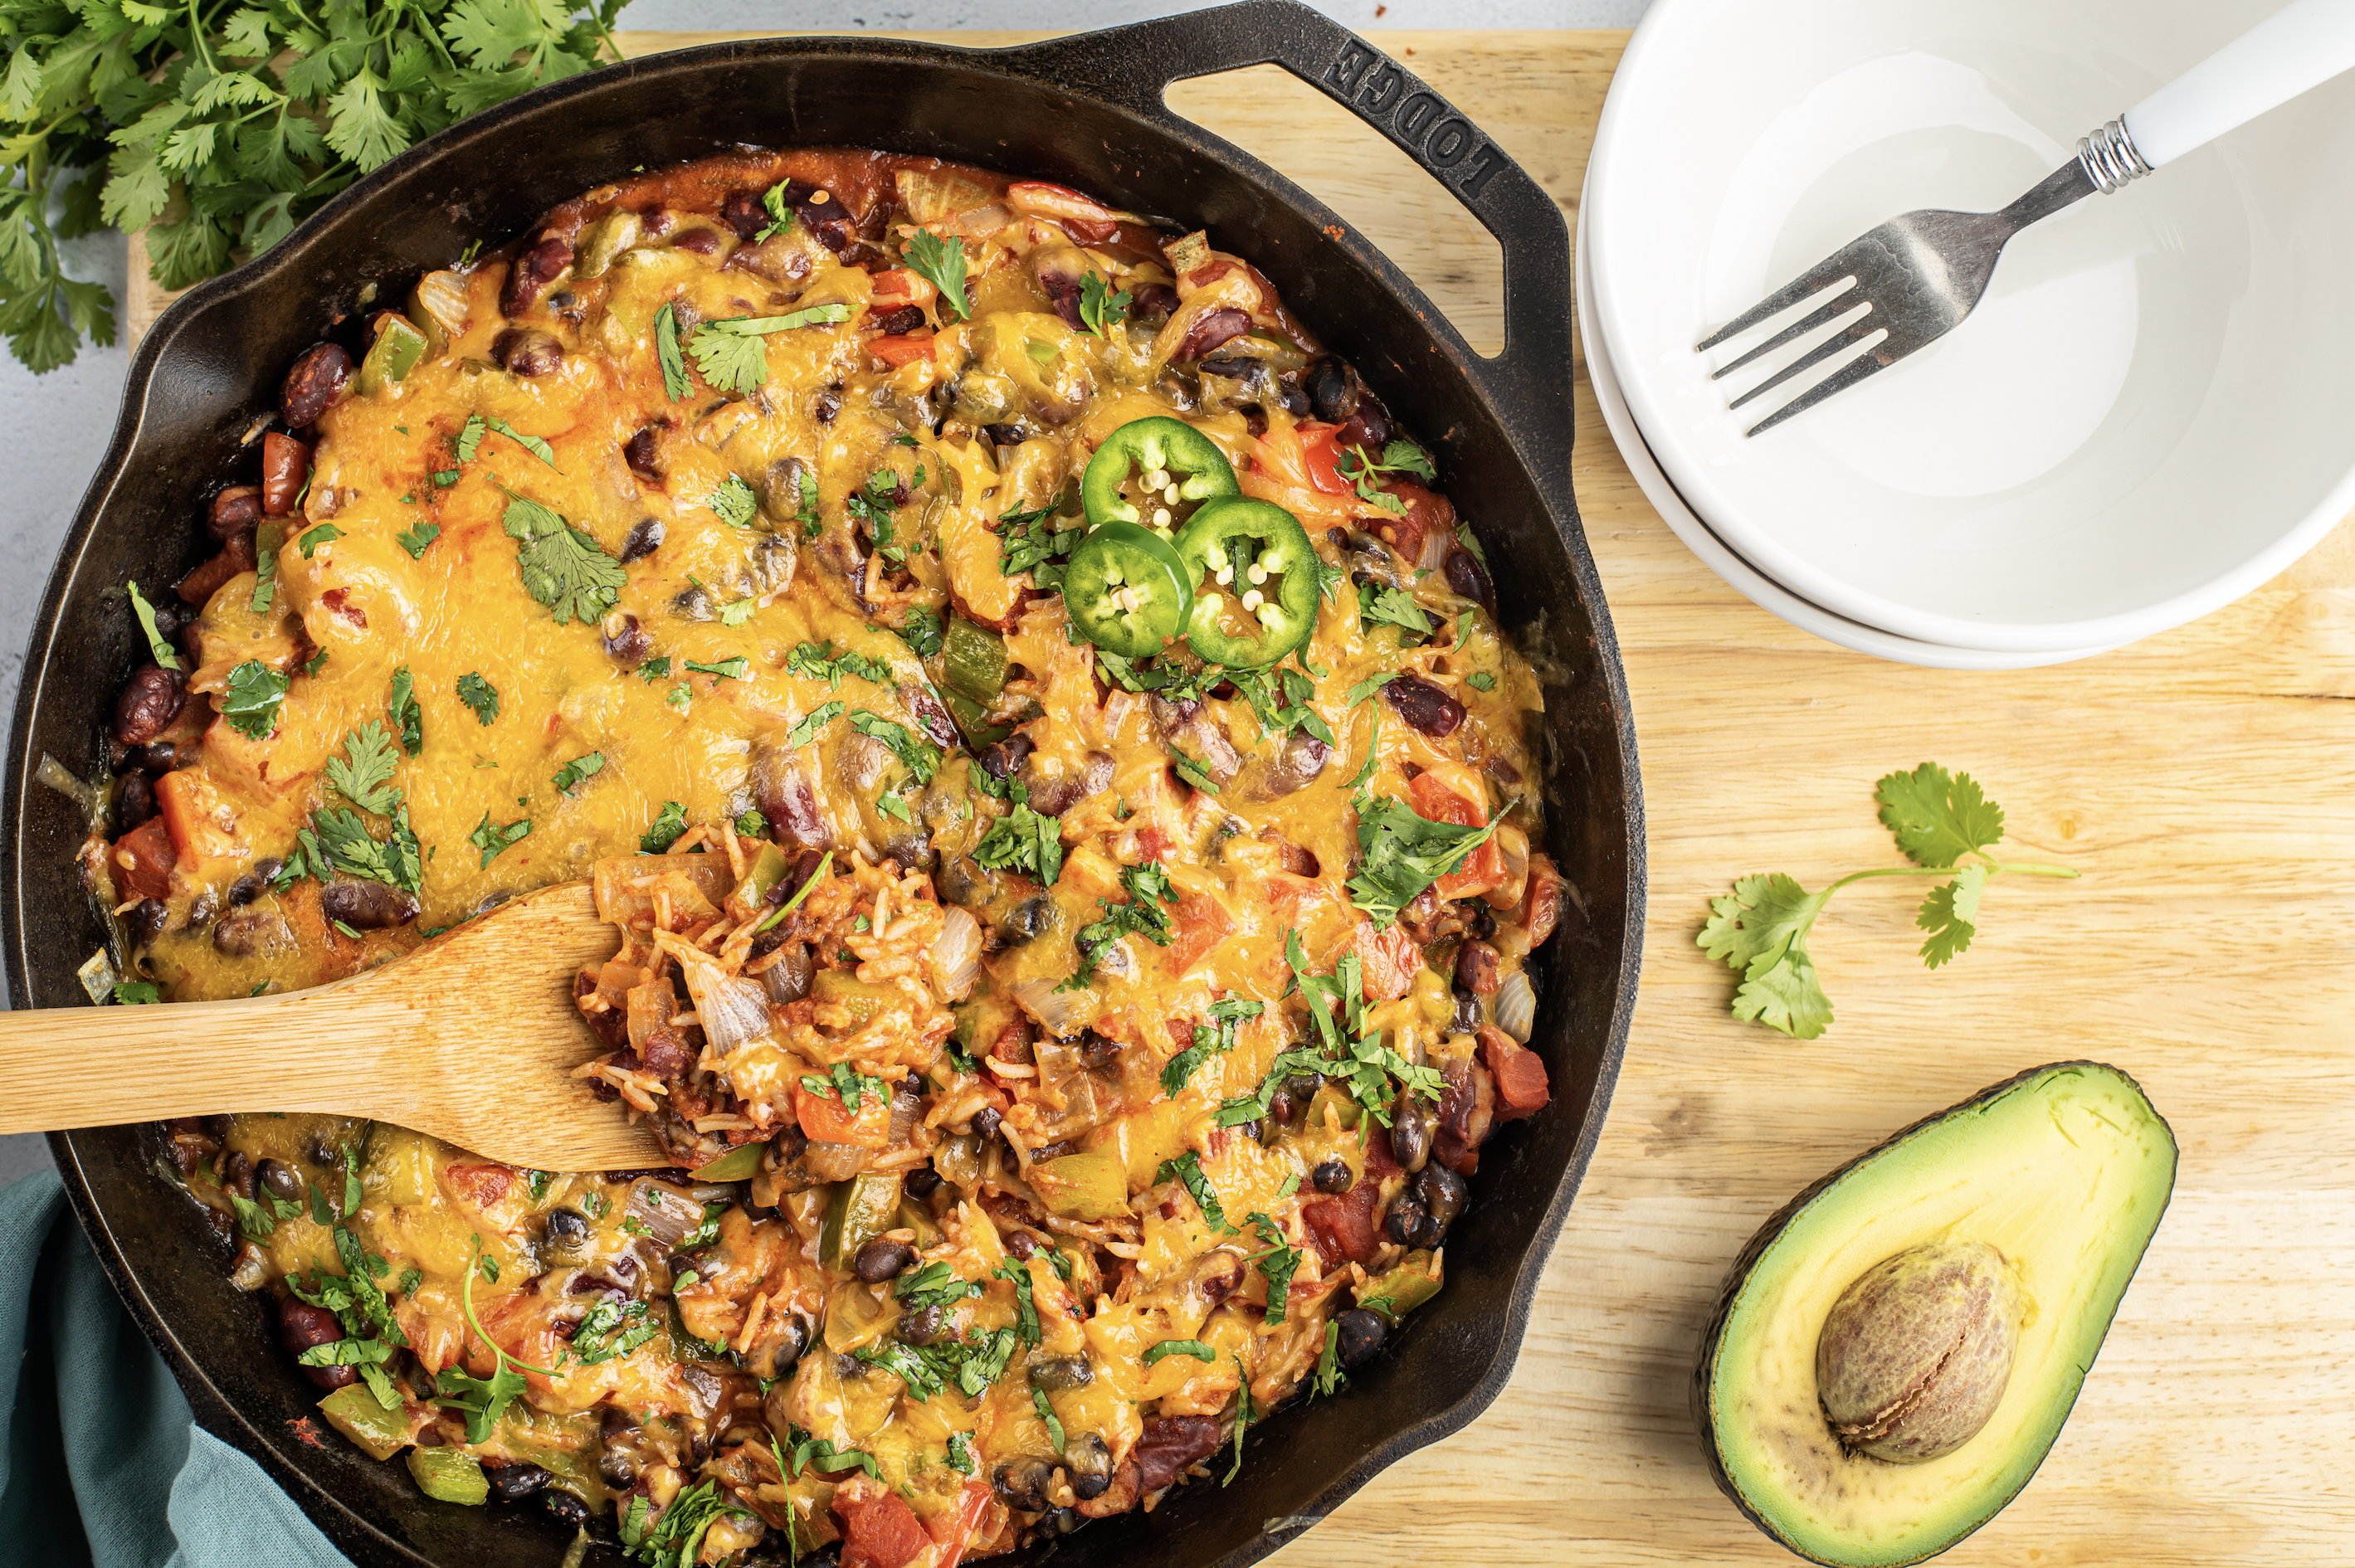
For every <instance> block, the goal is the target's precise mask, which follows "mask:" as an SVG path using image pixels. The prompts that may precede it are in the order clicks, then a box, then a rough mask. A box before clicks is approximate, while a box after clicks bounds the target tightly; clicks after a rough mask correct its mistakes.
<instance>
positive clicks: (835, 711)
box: [785, 703, 843, 751]
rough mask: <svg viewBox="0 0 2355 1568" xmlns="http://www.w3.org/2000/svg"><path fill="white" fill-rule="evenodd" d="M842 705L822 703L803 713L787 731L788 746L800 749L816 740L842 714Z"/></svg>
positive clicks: (791, 748) (794, 749)
mask: <svg viewBox="0 0 2355 1568" xmlns="http://www.w3.org/2000/svg"><path fill="white" fill-rule="evenodd" d="M842 706H843V705H841V704H840V703H821V704H819V705H817V706H816V707H815V708H812V709H811V710H810V711H809V712H808V713H806V714H805V715H802V718H801V721H800V722H799V723H798V724H796V725H794V727H793V728H791V729H789V730H787V731H785V747H786V748H787V749H788V750H792V751H799V750H800V749H801V748H802V747H805V746H807V745H808V744H809V743H810V742H811V741H813V740H815V739H816V738H817V737H818V735H819V733H820V732H821V731H823V730H824V729H825V728H826V726H828V725H830V724H832V723H833V722H834V721H835V720H836V719H837V718H840V717H841V716H842Z"/></svg>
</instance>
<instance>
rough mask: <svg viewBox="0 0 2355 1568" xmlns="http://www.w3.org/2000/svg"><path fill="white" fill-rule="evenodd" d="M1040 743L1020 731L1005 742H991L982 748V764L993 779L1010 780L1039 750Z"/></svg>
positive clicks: (1008, 737)
mask: <svg viewBox="0 0 2355 1568" xmlns="http://www.w3.org/2000/svg"><path fill="white" fill-rule="evenodd" d="M1038 745H1039V743H1038V742H1036V741H1034V740H1032V739H1031V738H1030V737H1029V736H1027V735H1024V734H1022V733H1021V732H1020V731H1019V730H1018V731H1016V732H1015V733H1014V734H1012V735H1009V736H1007V737H1006V738H1005V739H1004V740H994V741H991V742H990V743H989V744H988V745H987V746H985V747H982V748H981V757H980V762H981V765H982V767H984V768H986V769H988V770H989V775H990V777H991V778H993V779H1010V778H1012V777H1013V776H1014V774H1015V771H1016V770H1017V769H1018V768H1020V767H1021V766H1022V764H1023V763H1024V762H1025V761H1027V760H1028V758H1029V756H1030V754H1031V753H1032V752H1033V751H1035V750H1037V749H1038Z"/></svg>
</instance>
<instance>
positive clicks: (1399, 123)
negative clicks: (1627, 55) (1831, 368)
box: [1007, 0, 1572, 495]
mask: <svg viewBox="0 0 2355 1568" xmlns="http://www.w3.org/2000/svg"><path fill="white" fill-rule="evenodd" d="M1007 55H1008V57H1009V59H1010V60H1013V61H1025V60H1027V61H1035V62H1037V63H1038V64H1039V65H1040V66H1041V67H1046V68H1050V69H1054V70H1055V71H1056V72H1057V73H1058V74H1059V75H1060V77H1061V79H1065V80H1075V81H1084V82H1086V83H1087V84H1088V87H1089V89H1090V90H1091V91H1093V92H1097V93H1101V94H1102V95H1103V96H1104V97H1107V98H1110V99H1113V100H1114V101H1118V102H1120V103H1122V104H1124V106H1125V107H1127V108H1128V109H1130V110H1132V111H1135V112H1136V113H1138V114H1140V115H1142V116H1144V117H1145V118H1146V119H1149V120H1152V121H1155V122H1157V123H1159V124H1161V125H1163V126H1166V127H1168V128H1170V129H1172V130H1176V131H1178V132H1180V133H1181V134H1183V135H1185V136H1187V137H1189V138H1193V139H1199V138H1200V137H1202V136H1203V135H1204V134H1205V132H1202V130H1201V128H1200V127H1199V126H1196V125H1194V124H1193V123H1192V122H1190V121H1188V120H1185V119H1184V118H1182V117H1181V116H1179V115H1177V114H1176V113H1174V112H1172V111H1170V109H1169V108H1168V107H1167V105H1166V104H1165V103H1164V102H1163V101H1162V95H1163V93H1164V92H1165V91H1166V90H1167V88H1168V87H1169V85H1170V84H1171V83H1172V82H1177V81H1183V80H1187V79H1190V78H1193V77H1201V76H1215V75H1217V74H1219V73H1220V72H1221V71H1230V70H1238V69H1242V68H1244V67H1246V66H1254V65H1279V66H1282V67H1283V68H1284V69H1286V70H1288V71H1290V72H1291V73H1292V74H1293V75H1294V76H1296V77H1298V78H1299V79H1301V80H1302V81H1305V82H1306V83H1308V85H1310V86H1311V87H1314V88H1316V90H1318V91H1320V92H1322V93H1324V94H1325V95H1326V96H1327V98H1330V99H1332V100H1333V101H1335V102H1337V103H1340V104H1343V105H1346V106H1347V107H1348V109H1349V111H1351V112H1352V113H1354V114H1356V115H1357V116H1358V118H1359V119H1360V120H1362V121H1364V122H1366V123H1367V124H1369V125H1370V126H1372V127H1373V128H1374V129H1375V130H1377V131H1379V132H1381V133H1382V134H1383V135H1384V136H1386V137H1388V138H1389V139H1390V141H1391V143H1392V144H1393V145H1395V146H1397V147H1398V148H1399V149H1401V151H1402V152H1404V153H1405V154H1407V156H1409V157H1410V158H1412V159H1413V160H1414V161H1415V163H1416V164H1420V165H1421V166H1422V167H1423V170H1424V171H1425V172H1427V173H1428V174H1429V175H1431V176H1432V178H1433V179H1435V180H1437V181H1438V182H1439V183H1440V184H1441V185H1444V186H1445V187H1446V188H1447V190H1448V192H1449V194H1450V195H1452V196H1455V199H1456V200H1457V201H1459V202H1461V203H1462V204H1463V205H1464V207H1465V210H1466V211H1468V212H1470V213H1471V214H1472V216H1473V217H1476V218H1477V219H1479V221H1480V225H1481V227H1482V228H1486V229H1487V231H1488V232H1489V233H1490V234H1493V235H1495V236H1496V237H1497V246H1498V248H1499V249H1501V251H1502V252H1503V259H1504V290H1505V346H1504V348H1503V350H1502V352H1500V353H1499V354H1498V355H1497V357H1496V358H1494V359H1487V358H1484V357H1482V356H1481V355H1477V354H1476V353H1474V352H1473V351H1472V348H1471V346H1470V345H1469V344H1466V343H1465V341H1464V339H1463V337H1462V335H1461V334H1458V333H1457V332H1456V331H1455V327H1454V326H1453V325H1451V324H1449V323H1448V322H1447V320H1446V318H1445V317H1444V315H1442V314H1441V313H1439V312H1438V311H1437V310H1436V309H1435V308H1431V305H1430V301H1429V300H1428V299H1426V298H1424V297H1423V294H1422V291H1420V290H1416V289H1414V288H1413V286H1412V284H1408V285H1407V287H1408V289H1409V290H1410V291H1411V292H1412V297H1413V299H1414V302H1415V303H1416V304H1418V305H1419V306H1422V307H1423V316H1424V319H1425V320H1427V321H1429V322H1430V323H1431V324H1432V326H1433V329H1434V330H1436V331H1437V332H1439V333H1440V334H1443V335H1444V338H1445V339H1446V341H1447V343H1448V344H1449V345H1450V347H1452V348H1453V349H1454V350H1455V356H1456V358H1457V360H1458V362H1459V363H1460V364H1461V365H1462V366H1463V367H1464V369H1465V372H1466V373H1467V374H1468V375H1470V376H1472V377H1473V378H1474V380H1475V381H1476V382H1477V383H1478V384H1479V385H1480V387H1481V388H1482V390H1483V391H1485V392H1486V393H1487V395H1488V398H1489V401H1490V402H1491V403H1493V404H1494V405H1496V406H1497V408H1498V409H1499V410H1500V411H1502V412H1504V413H1506V414H1507V416H1508V418H1507V424H1508V429H1513V430H1514V431H1515V434H1516V437H1517V438H1518V440H1519V444H1521V446H1522V447H1523V448H1524V452H1525V455H1526V456H1527V457H1528V458H1529V459H1530V460H1531V463H1532V466H1534V467H1536V468H1538V469H1539V471H1540V472H1544V473H1547V474H1549V475H1550V476H1551V477H1553V478H1554V479H1555V480H1556V481H1557V482H1559V483H1560V485H1561V493H1562V494H1564V495H1567V494H1568V493H1570V492H1569V486H1570V439H1571V429H1572V413H1571V371H1570V366H1571V326H1570V321H1571V304H1570V302H1571V251H1570V229H1569V227H1568V226H1567V225H1566V224H1565V223H1564V222H1563V221H1562V216H1561V207H1559V206H1557V205H1556V203H1555V202H1554V199H1553V197H1551V196H1549V195H1547V194H1546V191H1545V189H1544V187H1542V186H1541V185H1539V184H1538V183H1537V181H1536V180H1534V179H1532V178H1530V177H1529V173H1528V172H1527V171H1526V170H1524V169H1523V168H1522V167H1521V166H1520V165H1519V164H1517V163H1515V162H1514V161H1513V160H1512V159H1511V158H1509V157H1508V156H1507V155H1506V154H1505V152H1504V150H1503V149H1502V148H1500V147H1499V146H1497V143H1496V142H1495V141H1493V140H1492V139H1491V138H1489V137H1488V136H1487V135H1486V134H1484V133H1483V132H1481V130H1480V129H1479V127H1478V126H1477V125H1476V124H1474V123H1473V122H1472V120H1471V117H1470V116H1468V115H1466V114H1465V113H1464V112H1463V111H1461V110H1459V109H1457V108H1456V107H1455V105H1454V104H1452V103H1450V102H1448V101H1447V100H1446V99H1444V98H1443V97H1441V96H1440V95H1439V94H1438V93H1436V92H1433V90H1431V89H1430V88H1429V87H1428V86H1426V85H1425V84H1424V83H1423V80H1422V79H1421V78H1419V77H1417V76H1416V75H1415V74H1414V73H1413V72H1412V71H1410V70H1408V69H1406V68H1405V67H1404V66H1401V65H1400V64H1399V63H1398V62H1397V61H1395V60H1393V59H1391V58H1390V57H1389V56H1387V55H1385V54H1383V53H1382V52H1381V51H1380V49H1377V48H1374V46H1373V45H1371V44H1369V43H1368V42H1367V41H1366V40H1365V39H1363V38H1361V37H1358V36H1357V35H1356V34H1355V33H1352V32H1350V31H1349V30H1348V28H1346V27H1344V26H1341V25H1340V24H1338V23H1337V22H1334V21H1332V20H1330V19H1329V18H1327V17H1326V16H1323V15H1322V14H1321V13H1319V12H1316V11H1314V10H1312V9H1310V8H1309V7H1308V6H1306V5H1301V4H1299V3H1298V0H1241V3H1240V4H1237V5H1222V6H1219V7H1217V8H1216V9H1213V10H1208V11H1194V12H1189V13H1187V14H1185V15H1182V16H1163V17H1158V18H1156V19H1154V20H1152V21H1146V22H1137V23H1134V24H1131V25H1129V26H1122V27H1112V28H1107V29H1105V30H1104V31H1103V32H1097V33H1087V34H1082V35H1079V36H1077V37H1070V38H1057V39H1052V40H1050V41H1049V42H1046V43H1043V44H1037V45H1032V46H1029V47H1028V48H1020V49H1015V50H1009V51H1007ZM1350 238H1351V240H1354V242H1355V243H1356V244H1359V245H1361V246H1362V245H1364V244H1365V242H1364V240H1363V239H1362V238H1357V237H1356V236H1354V235H1353V236H1351V237H1350ZM1347 242H1348V241H1345V243H1347ZM1368 249H1370V247H1369V248H1368Z"/></svg>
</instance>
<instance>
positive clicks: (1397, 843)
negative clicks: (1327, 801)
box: [1348, 797, 1505, 930]
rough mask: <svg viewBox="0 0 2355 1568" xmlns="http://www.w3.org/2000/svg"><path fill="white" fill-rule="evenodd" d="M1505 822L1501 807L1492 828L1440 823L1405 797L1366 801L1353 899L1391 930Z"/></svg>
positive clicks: (1378, 923) (1379, 924) (1361, 807)
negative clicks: (1393, 923) (1426, 891)
mask: <svg viewBox="0 0 2355 1568" xmlns="http://www.w3.org/2000/svg"><path fill="white" fill-rule="evenodd" d="M1504 820H1505V813H1504V812H1503V811H1501V810H1500V811H1498V812H1497V814H1496V815H1495V816H1493V817H1491V818H1489V819H1488V822H1487V826H1486V827H1478V828H1473V827H1465V826H1462V825H1460V824H1458V823H1455V822H1434V821H1431V820H1430V819H1429V818H1427V817H1424V816H1423V815H1421V814H1420V813H1418V812H1417V811H1416V810H1414V808H1412V806H1409V805H1408V804H1406V802H1404V801H1403V800H1391V799H1389V798H1388V797H1380V798H1377V799H1375V800H1367V801H1364V802H1361V803H1360V804H1359V808H1358V848H1359V851H1360V858H1359V862H1358V870H1357V872H1356V874H1354V875H1352V876H1351V877H1350V878H1349V881H1348V892H1349V902H1350V903H1352V904H1354V905H1356V906H1358V907H1359V908H1360V909H1362V910H1364V911H1365V912H1366V913H1367V915H1369V916H1371V917H1372V919H1373V922H1374V928H1375V929H1376V930H1388V929H1389V928H1390V925H1391V921H1393V920H1395V919H1397V918H1398V916H1399V911H1400V910H1401V909H1403V908H1405V907H1406V906H1408V905H1410V904H1412V903H1413V902H1414V900H1415V898H1416V896H1417V895H1420V894H1421V893H1422V892H1423V889H1424V888H1426V887H1429V886H1430V885H1432V884H1433V883H1434V882H1436V881H1438V880H1439V879H1440V878H1441V877H1443V876H1447V875H1451V874H1454V873H1455V872H1456V871H1458V870H1460V869H1461V868H1462V867H1463V864H1464V863H1465V860H1467V859H1469V858H1470V857H1471V854H1472V853H1473V852H1474V851H1475V850H1476V849H1478V848H1479V847H1480V846H1481V845H1482V844H1484V843H1487V842H1488V840H1489V839H1490V838H1492V837H1494V836H1495V834H1496V832H1497V828H1498V827H1499V826H1501V825H1502V824H1503V822H1504Z"/></svg>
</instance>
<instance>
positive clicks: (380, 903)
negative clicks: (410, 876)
mask: <svg viewBox="0 0 2355 1568" xmlns="http://www.w3.org/2000/svg"><path fill="white" fill-rule="evenodd" d="M319 910H320V913H322V914H324V915H325V916H326V917H327V918H328V919H330V920H340V921H342V922H343V923H344V924H345V925H346V926H349V927H352V928H353V929H354V930H356V931H381V930H383V929H385V928H386V927H391V926H406V925H407V924H409V922H410V921H411V920H414V919H416V918H417V915H418V903H417V899H416V897H415V896H414V895H411V894H408V893H404V892H402V891H401V890H400V888H398V887H391V886H388V885H385V884H384V883H381V882H360V881H345V880H343V879H341V878H338V879H337V880H336V881H334V882H331V883H329V884H327V885H326V886H325V887H324V888H322V889H320V891H319Z"/></svg>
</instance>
